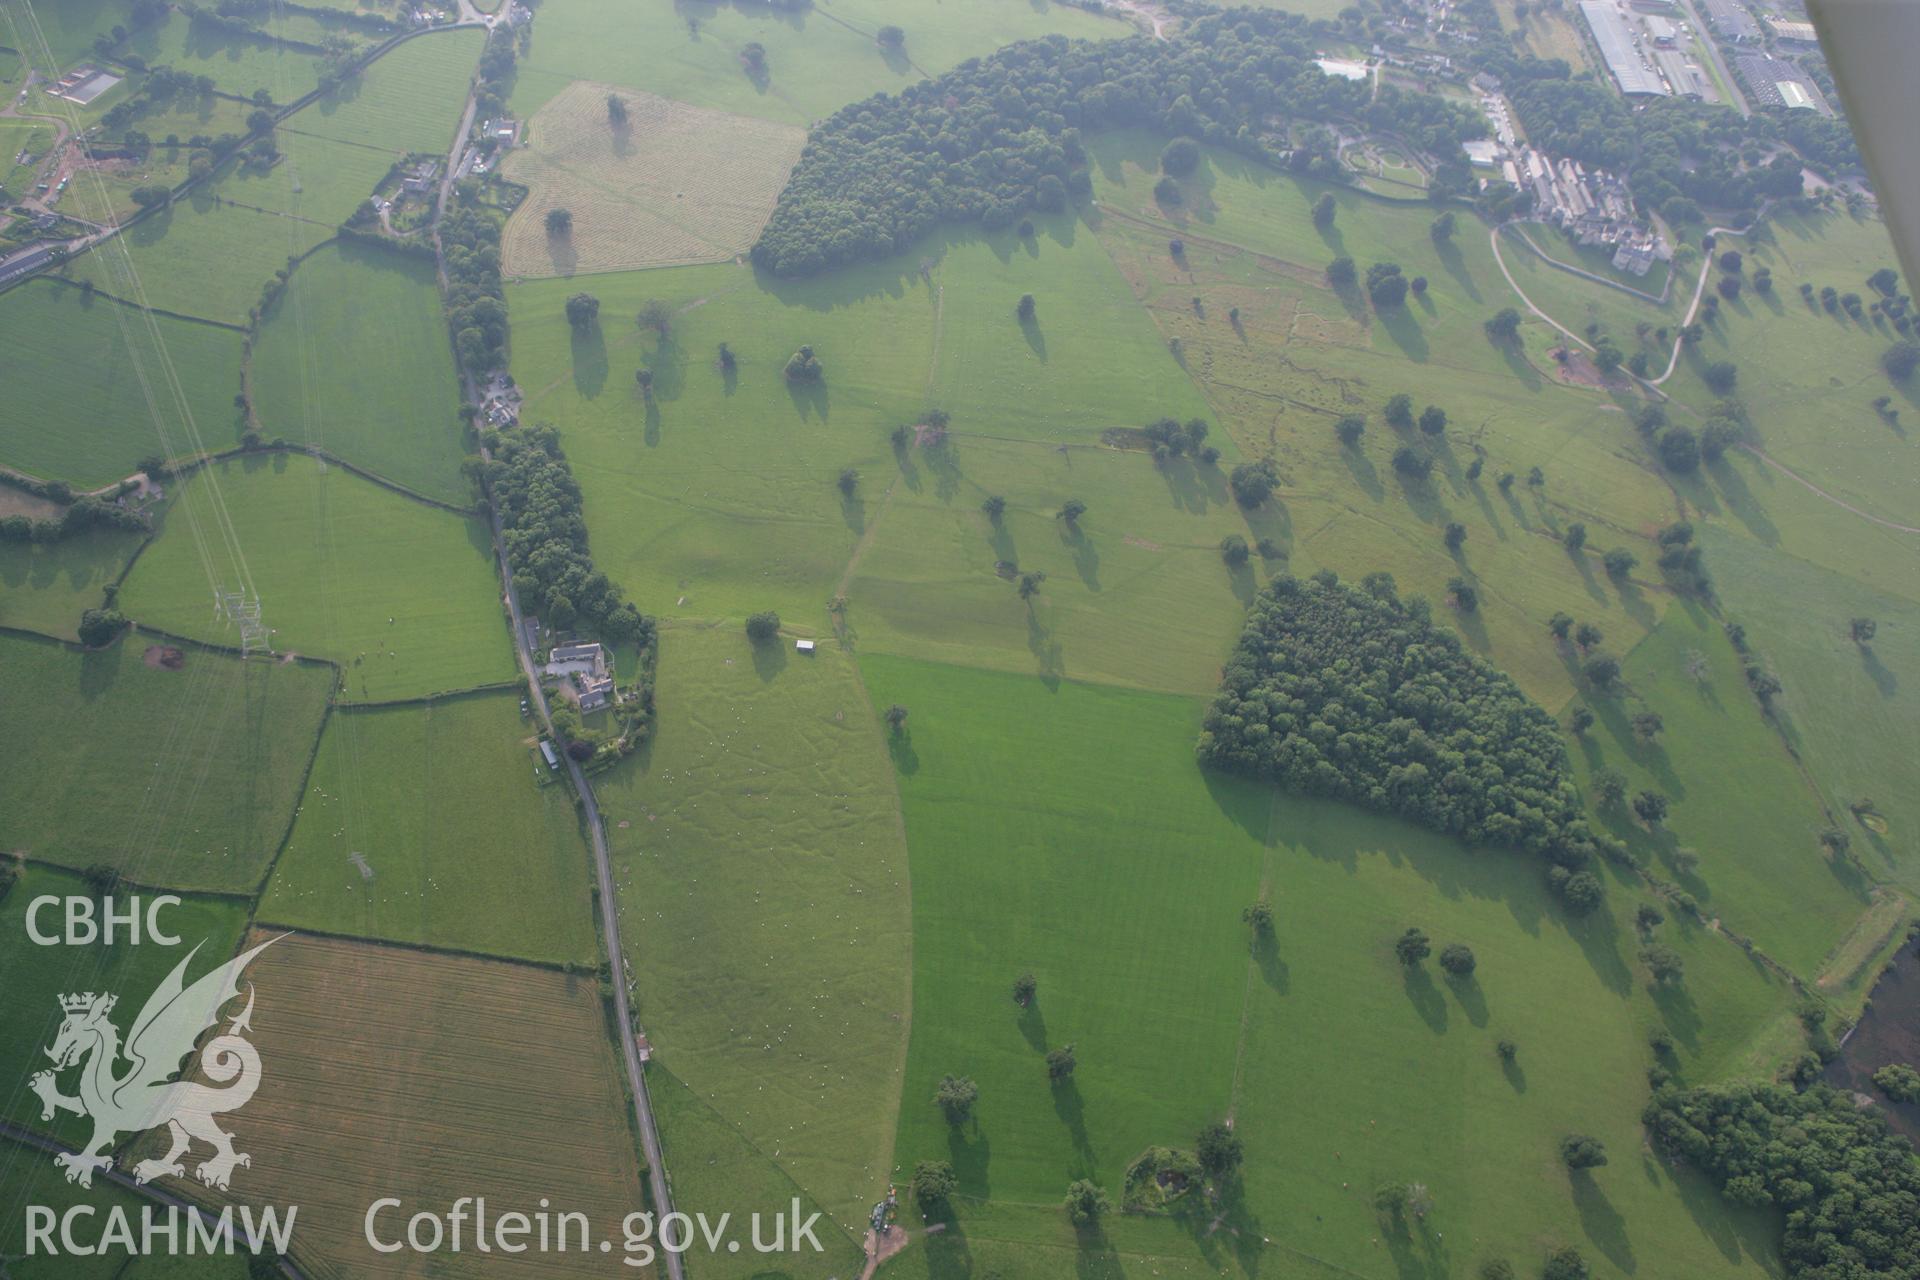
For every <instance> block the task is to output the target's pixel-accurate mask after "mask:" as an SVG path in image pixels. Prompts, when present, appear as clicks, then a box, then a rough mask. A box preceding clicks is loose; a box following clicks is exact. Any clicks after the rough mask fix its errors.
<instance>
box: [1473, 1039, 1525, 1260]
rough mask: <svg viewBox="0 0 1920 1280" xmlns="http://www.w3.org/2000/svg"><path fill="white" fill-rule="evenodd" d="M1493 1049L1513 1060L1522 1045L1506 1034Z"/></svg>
mask: <svg viewBox="0 0 1920 1280" xmlns="http://www.w3.org/2000/svg"><path fill="white" fill-rule="evenodd" d="M1493 1051H1494V1052H1495V1053H1497V1054H1499V1055H1500V1061H1502V1062H1512V1061H1513V1060H1514V1059H1515V1058H1517V1057H1519V1056H1520V1046H1519V1045H1517V1044H1515V1043H1514V1042H1513V1041H1511V1040H1509V1039H1507V1038H1506V1037H1505V1036H1502V1037H1500V1039H1498V1040H1496V1041H1495V1042H1494V1045H1493ZM1480 1274H1481V1275H1482V1276H1484V1275H1486V1274H1487V1272H1486V1268H1484V1267H1482V1268H1481V1270H1480ZM1507 1274H1508V1275H1511V1274H1513V1272H1512V1269H1511V1268H1509V1269H1508V1272H1507Z"/></svg>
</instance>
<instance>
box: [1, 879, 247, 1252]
mask: <svg viewBox="0 0 1920 1280" xmlns="http://www.w3.org/2000/svg"><path fill="white" fill-rule="evenodd" d="M69 895H73V896H79V897H89V896H91V892H90V891H89V890H88V888H87V885H86V882H85V881H84V880H82V879H81V878H80V877H79V876H78V875H75V874H74V873H72V872H69V871H62V870H60V869H58V868H55V867H49V866H43V865H41V864H40V863H37V862H30V863H28V864H27V865H26V867H25V868H24V870H23V871H22V874H21V876H20V880H19V883H17V884H15V885H14V886H13V891H12V892H11V893H9V894H8V895H7V896H6V898H5V899H4V900H0V922H4V924H5V926H6V927H5V928H4V929H0V962H4V965H5V972H6V975H7V999H6V1000H5V1002H4V1003H0V1071H4V1072H6V1075H5V1079H6V1081H7V1087H6V1092H5V1094H4V1098H5V1106H4V1109H0V1117H4V1118H5V1119H6V1120H7V1121H8V1122H10V1123H12V1124H16V1125H19V1126H21V1127H22V1128H27V1129H32V1130H34V1131H36V1132H39V1133H45V1134H50V1135H52V1136H54V1137H56V1138H59V1139H60V1140H62V1141H64V1142H69V1143H78V1142H80V1141H82V1140H83V1139H85V1138H86V1137H87V1136H88V1134H89V1133H91V1132H92V1128H93V1126H92V1124H91V1122H89V1121H87V1120H86V1119H84V1118H79V1117H75V1116H73V1115H71V1114H69V1113H66V1112H61V1113H59V1114H58V1115H57V1116H56V1117H55V1118H54V1119H53V1120H52V1121H45V1122H43V1121H42V1120H41V1119H40V1098H39V1096H38V1095H37V1094H35V1093H33V1092H31V1091H30V1090H29V1089H28V1088H27V1078H28V1076H30V1075H32V1074H33V1073H34V1072H35V1071H38V1070H41V1069H42V1068H44V1067H46V1066H47V1065H48V1063H47V1059H46V1057H45V1056H44V1055H43V1054H42V1052H41V1050H42V1049H44V1048H45V1047H47V1046H48V1045H50V1044H52V1043H53V1038H54V1036H55V1034H56V1033H57V1032H58V1031H59V1030H60V1023H61V1020H62V1017H63V1014H62V1013H61V1009H60V997H61V996H63V995H66V994H69V993H74V992H85V991H102V990H105V991H112V992H115V993H117V994H118V995H119V996H120V998H121V1000H120V1012H119V1013H118V1014H116V1019H117V1020H118V1022H119V1025H120V1026H121V1027H122V1028H123V1029H124V1028H125V1027H126V1026H127V1025H128V1024H129V1023H131V1021H132V1020H133V1018H134V1016H135V1015H137V1014H138V1013H139V1011H140V1007H141V1006H142V1005H144V1004H145V1003H146V999H147V996H148V995H149V994H151V993H152V991H153V989H154V988H155V987H157V986H158V985H159V984H160V981H161V979H163V978H165V977H166V976H167V974H168V973H170V972H172V970H173V967H174V966H175V965H177V964H179V963H180V961H181V960H183V959H185V958H186V954H187V951H188V950H190V949H191V948H193V947H195V946H198V947H199V948H200V952H199V955H198V956H197V957H196V958H195V960H194V962H193V964H192V965H191V966H189V968H188V971H187V972H188V977H187V980H188V981H189V982H191V981H192V980H193V979H194V978H197V977H199V976H200V975H201V974H203V973H205V972H207V971H208V970H210V969H212V968H213V967H214V965H215V964H219V963H224V962H225V961H226V960H227V959H228V958H229V957H231V956H232V955H233V954H234V946H235V944H236V943H238V942H239V940H240V934H241V932H242V931H243V930H244V929H245V927H246V918H247V908H246V903H245V902H244V901H241V900H238V899H227V898H196V897H188V898H185V899H183V900H182V901H181V903H180V905H179V906H177V907H167V908H164V909H163V910H162V911H161V914H160V920H161V923H162V925H163V926H164V927H165V928H166V929H167V930H168V932H170V933H173V934H177V935H178V936H179V937H180V940H181V945H180V946H179V947H156V946H153V945H151V944H148V943H144V942H143V943H142V944H141V945H138V946H135V945H133V944H131V943H128V942H125V941H123V940H121V939H119V938H116V940H115V942H114V945H112V946H111V947H108V946H102V945H100V944H98V943H95V944H93V945H90V946H48V947H43V946H39V945H37V944H36V943H34V942H33V941H32V940H31V939H30V938H29V937H28V936H27V908H28V905H29V904H30V903H32V901H33V900H34V899H35V898H39V897H43V896H52V897H57V898H61V899H64V898H66V897H68V896H69ZM39 924H40V929H41V932H42V933H47V932H53V933H59V932H60V931H61V930H62V928H63V924H62V920H61V908H60V907H58V906H56V907H53V908H43V909H42V911H41V913H40V919H39ZM121 1070H124V1066H123V1067H122V1068H121ZM71 1089H72V1085H71V1083H70V1080H67V1081H63V1088H62V1092H67V1093H70V1092H71ZM33 1158H34V1159H35V1160H44V1161H46V1162H47V1168H48V1169H52V1167H53V1157H52V1156H34V1157H33ZM99 1189H100V1188H99V1186H98V1185H97V1184H96V1186H95V1190H96V1191H98V1190H99ZM5 1207H6V1209H7V1210H8V1212H5V1213H0V1221H3V1222H4V1223H5V1229H6V1230H8V1231H12V1230H14V1229H16V1228H15V1224H16V1223H18V1222H19V1220H20V1213H19V1212H18V1211H17V1209H16V1207H15V1206H13V1205H11V1204H8V1205H6V1206H5Z"/></svg>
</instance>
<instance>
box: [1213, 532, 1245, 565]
mask: <svg viewBox="0 0 1920 1280" xmlns="http://www.w3.org/2000/svg"><path fill="white" fill-rule="evenodd" d="M1249 554H1251V552H1250V549H1249V548H1248V546H1247V540H1246V539H1245V538H1243V537H1241V536H1240V535H1239V534H1237V533H1230V534H1228V535H1227V536H1226V537H1224V538H1222V539H1220V558H1221V559H1222V560H1225V561H1226V562H1227V564H1228V566H1229V567H1231V568H1235V569H1238V568H1239V567H1240V566H1241V565H1243V564H1245V563H1246V562H1247V557H1248V555H1249Z"/></svg>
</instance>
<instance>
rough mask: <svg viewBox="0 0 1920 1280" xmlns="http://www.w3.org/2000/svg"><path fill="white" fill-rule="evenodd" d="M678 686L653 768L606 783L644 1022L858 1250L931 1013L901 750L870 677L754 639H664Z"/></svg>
mask: <svg viewBox="0 0 1920 1280" xmlns="http://www.w3.org/2000/svg"><path fill="white" fill-rule="evenodd" d="M658 680H659V687H660V690H661V693H660V721H659V729H658V732H657V734H656V736H655V738H654V740H653V742H652V743H651V744H650V747H649V749H648V750H647V751H646V752H645V753H643V754H642V755H641V756H640V757H639V758H638V760H637V761H636V762H635V763H630V764H628V765H626V766H624V767H623V768H622V769H621V771H619V772H617V773H614V774H611V775H607V776H606V780H605V784H604V785H601V784H600V783H599V782H598V781H596V790H597V791H598V792H599V795H600V803H601V807H602V809H603V811H604V812H605V814H606V817H607V822H608V826H609V828H610V830H609V833H608V834H609V835H610V837H611V839H612V846H613V856H614V874H615V878H616V880H617V882H618V884H619V888H620V894H621V912H622V915H623V917H624V919H625V921H626V925H625V927H624V929H623V933H622V937H623V939H624V941H625V943H626V946H627V959H628V960H629V961H630V962H631V963H632V966H633V968H632V973H633V978H634V980H635V982H636V984H637V996H638V1000H637V1004H638V1016H639V1017H640V1019H641V1021H642V1022H643V1023H644V1024H645V1026H646V1027H647V1030H648V1034H649V1035H650V1036H652V1037H653V1038H654V1039H655V1041H656V1042H657V1043H658V1044H659V1045H660V1046H661V1048H660V1054H661V1056H660V1059H659V1060H660V1062H661V1063H662V1064H663V1065H664V1066H665V1068H666V1069H667V1070H668V1071H670V1072H671V1073H672V1074H673V1075H674V1076H675V1077H677V1078H678V1079H679V1080H681V1081H684V1082H685V1084H686V1085H687V1086H688V1088H689V1089H690V1090H691V1094H692V1100H691V1104H690V1105H692V1106H694V1107H699V1108H706V1109H711V1111H712V1112H714V1113H717V1115H718V1116H719V1117H722V1118H723V1119H724V1123H725V1125H726V1126H727V1127H728V1128H729V1129H731V1130H733V1131H735V1132H737V1133H738V1134H739V1135H740V1137H741V1139H742V1140H744V1141H745V1142H746V1143H747V1144H749V1145H750V1146H751V1147H753V1148H754V1149H756V1150H757V1151H758V1152H759V1153H760V1154H761V1155H762V1156H763V1157H765V1159H766V1160H768V1161H770V1162H771V1164H772V1165H773V1166H774V1168H775V1169H777V1170H778V1171H779V1174H780V1176H781V1177H782V1178H786V1179H791V1180H792V1182H793V1183H794V1184H796V1186H797V1187H798V1188H799V1189H800V1191H801V1193H802V1194H804V1195H805V1196H807V1197H808V1198H810V1199H812V1200H814V1201H817V1202H818V1203H819V1204H820V1205H821V1206H822V1207H823V1208H824V1209H825V1210H826V1211H827V1212H828V1213H829V1214H830V1215H831V1217H832V1219H833V1221H834V1222H835V1223H836V1224H838V1226H839V1229H840V1230H841V1231H842V1232H845V1233H846V1234H847V1235H848V1236H849V1237H850V1238H851V1239H853V1240H856V1241H857V1240H858V1239H859V1238H860V1232H861V1230H862V1229H863V1226H864V1221H865V1214H866V1212H867V1210H868V1209H870V1208H871V1207H872V1205H873V1202H874V1201H875V1200H877V1199H879V1198H880V1197H881V1196H882V1195H883V1194H884V1193H885V1190H886V1185H887V1182H888V1181H889V1170H890V1168H891V1165H892V1147H893V1109H894V1106H895V1103H896V1100H897V1098H898V1095H899V1089H900V1069H901V1062H902V1058H903V1055H904V1052H905V1046H906V1037H907V1030H908V1020H909V1017H910V1014H911V1009H912V1006H911V1004H910V1000H909V978H910V972H911V969H912V960H911V957H912V941H911V936H910V934H909V928H910V924H911V922H910V920H909V903H908V887H907V851H906V847H905V841H904V839H903V836H902V832H901V829H900V817H899V810H898V808H897V805H896V799H895V795H894V792H893V787H892V782H893V779H892V776H891V770H890V768H889V766H888V763H887V756H886V749H885V743H884V737H883V735H884V734H885V730H884V729H883V728H882V727H881V726H880V724H879V723H878V721H877V719H876V717H875V715H874V712H873V710H872V708H870V707H869V705H868V703H867V699H866V696H865V692H864V690H863V689H862V688H861V685H860V680H859V675H858V673H857V672H856V671H855V669H854V666H853V661H852V659H851V658H850V657H848V656H847V655H845V654H843V653H841V652H839V651H838V650H835V649H831V648H824V647H823V648H822V650H821V651H820V652H817V653H815V654H814V655H812V656H811V657H808V656H805V655H800V654H796V653H794V652H793V651H792V649H791V641H782V642H778V643H773V644H768V645H765V646H761V647H758V648H756V647H755V646H754V645H753V644H752V643H751V642H750V641H748V640H747V638H746V637H745V636H744V635H743V634H741V632H740V630H739V629H738V628H737V627H732V626H729V627H726V628H724V629H719V628H715V629H694V628H689V627H674V628H671V629H669V630H667V631H666V632H664V633H663V635H662V637H661V645H660V668H659V676H658ZM710 1123H711V1121H708V1122H704V1123H695V1121H694V1120H693V1118H691V1117H690V1119H689V1124H690V1125H692V1126H693V1128H694V1130H695V1131H696V1135H697V1132H698V1131H699V1130H702V1129H704V1128H705V1127H707V1125H709V1124H710ZM709 1141H715V1142H717V1141H719V1139H718V1137H717V1136H714V1137H711V1138H700V1137H698V1136H694V1137H692V1138H690V1142H691V1144H692V1150H690V1151H689V1152H688V1153H687V1157H686V1158H685V1159H682V1158H681V1156H680V1155H679V1153H678V1152H676V1151H675V1150H674V1149H672V1148H671V1147H670V1148H669V1150H668V1161H669V1166H670V1167H673V1168H675V1169H678V1168H681V1167H688V1164H689V1162H694V1163H697V1159H698V1157H696V1156H695V1152H697V1151H700V1150H702V1149H703V1148H704V1147H705V1146H706V1144H707V1143H708V1142H709ZM750 1169H751V1163H750V1162H749V1163H747V1164H745V1165H743V1168H742V1172H741V1175H740V1176H742V1177H744V1176H746V1173H747V1172H748V1171H749V1170H750ZM676 1177H677V1175H676ZM732 1181H733V1176H732V1175H728V1176H727V1177H724V1178H723V1177H721V1176H720V1175H717V1174H716V1175H713V1180H712V1181H710V1182H708V1183H707V1184H706V1185H708V1186H711V1187H713V1188H714V1190H715V1191H716V1192H717V1191H718V1190H720V1188H721V1187H722V1186H725V1185H727V1184H728V1183H731V1182H732ZM777 1194H782V1195H783V1194H784V1193H777ZM705 1207H706V1208H707V1209H708V1211H709V1212H710V1213H711V1212H715V1211H717V1210H719V1209H723V1208H734V1209H736V1210H738V1209H746V1208H748V1207H749V1206H748V1205H745V1204H734V1203H732V1202H730V1201H726V1200H715V1201H711V1202H708V1203H707V1204H706V1205H705Z"/></svg>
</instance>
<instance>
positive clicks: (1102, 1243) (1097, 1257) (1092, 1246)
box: [1073, 1223, 1126, 1280]
mask: <svg viewBox="0 0 1920 1280" xmlns="http://www.w3.org/2000/svg"><path fill="white" fill-rule="evenodd" d="M1074 1239H1075V1241H1076V1243H1077V1244H1078V1246H1079V1247H1078V1249H1076V1250H1075V1252H1074V1255H1073V1274H1074V1277H1075V1280H1124V1278H1125V1276H1126V1271H1125V1270H1124V1269H1123V1268H1122V1267H1121V1265H1120V1254H1119V1252H1118V1251H1116V1250H1115V1249H1114V1247H1113V1242H1112V1241H1111V1240H1109V1239H1108V1238H1107V1233H1106V1232H1105V1231H1104V1230H1102V1229H1101V1227H1100V1226H1099V1224H1098V1223H1095V1224H1094V1225H1092V1226H1086V1227H1078V1228H1076V1229H1075V1230H1074Z"/></svg>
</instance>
